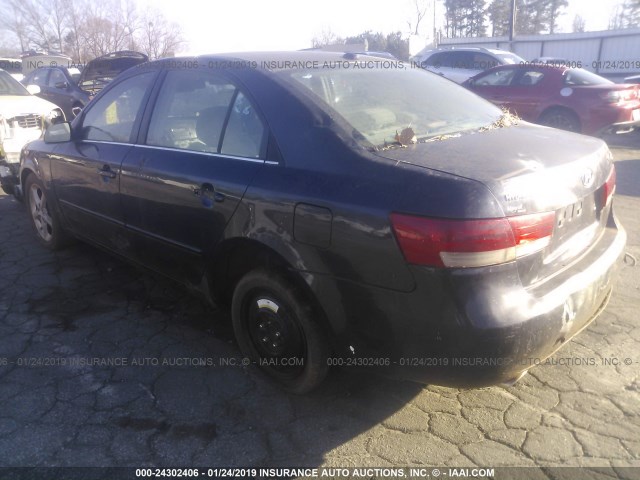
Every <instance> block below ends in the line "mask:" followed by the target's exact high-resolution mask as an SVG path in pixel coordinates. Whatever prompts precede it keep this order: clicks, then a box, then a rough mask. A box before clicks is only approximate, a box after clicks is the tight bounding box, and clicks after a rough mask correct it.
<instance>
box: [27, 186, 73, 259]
mask: <svg viewBox="0 0 640 480" xmlns="http://www.w3.org/2000/svg"><path fill="white" fill-rule="evenodd" d="M25 199H26V203H27V209H28V211H29V216H30V218H31V225H32V226H33V229H34V230H35V232H36V235H37V237H38V240H39V241H40V243H41V244H43V245H44V246H45V247H47V248H49V249H50V250H57V249H59V248H62V247H63V246H64V245H65V244H66V243H67V241H68V236H67V235H66V233H65V232H64V230H63V229H62V225H61V224H60V219H59V218H58V215H57V214H56V212H55V210H54V209H53V208H51V206H50V204H49V201H48V198H47V193H46V191H45V188H44V186H43V184H42V181H41V180H40V179H39V178H38V177H36V176H35V175H33V174H31V175H29V176H28V177H27V181H26V182H25Z"/></svg>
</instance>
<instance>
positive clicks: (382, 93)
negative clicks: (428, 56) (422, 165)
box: [279, 64, 502, 146]
mask: <svg viewBox="0 0 640 480" xmlns="http://www.w3.org/2000/svg"><path fill="white" fill-rule="evenodd" d="M403 65H404V64H403ZM279 75H280V76H284V77H285V78H290V79H293V80H294V85H296V84H297V85H298V86H299V85H302V86H304V87H305V89H306V90H307V91H309V92H311V93H312V94H313V95H312V97H315V100H316V101H318V103H321V104H325V105H328V106H329V107H330V108H331V109H333V110H335V111H336V112H338V113H339V114H340V115H341V116H342V117H343V118H344V119H345V120H346V121H347V122H348V123H349V124H350V125H351V126H352V127H353V128H354V129H355V130H356V131H357V132H359V133H360V134H361V135H362V136H363V137H364V138H365V139H366V140H368V141H369V142H370V143H371V144H373V145H376V146H379V145H383V144H385V143H394V142H395V137H396V134H397V133H399V132H402V131H403V130H404V129H406V128H411V129H412V130H413V131H414V132H415V135H416V137H417V139H418V140H422V139H428V138H431V137H436V136H440V135H451V134H455V133H458V132H463V131H468V130H475V129H478V128H481V127H485V126H488V125H491V124H493V123H494V122H496V121H498V120H499V119H500V118H501V117H502V111H501V110H500V109H499V108H497V107H495V106H494V105H492V104H491V103H489V102H487V101H485V100H483V99H482V98H480V97H478V96H477V95H475V94H474V93H471V92H470V91H468V90H466V89H465V88H463V87H461V86H459V85H458V84H456V83H454V82H451V81H449V80H447V79H444V78H442V77H440V76H439V75H436V74H433V73H430V72H427V71H425V70H422V69H411V68H409V67H408V66H406V65H405V66H404V67H403V68H387V69H383V68H353V65H352V67H351V68H348V69H347V68H344V69H330V68H319V69H313V70H294V71H292V70H285V71H281V72H279Z"/></svg>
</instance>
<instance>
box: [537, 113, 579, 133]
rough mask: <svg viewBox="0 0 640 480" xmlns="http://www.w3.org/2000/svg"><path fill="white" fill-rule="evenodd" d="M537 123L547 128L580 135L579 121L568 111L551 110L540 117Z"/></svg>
mask: <svg viewBox="0 0 640 480" xmlns="http://www.w3.org/2000/svg"><path fill="white" fill-rule="evenodd" d="M539 123H541V124H542V125H546V126H547V127H553V128H559V129H560V130H567V131H569V132H576V133H580V130H581V128H580V120H579V119H578V117H577V116H576V114H575V113H573V112H572V111H570V110H567V109H565V108H552V109H551V110H547V111H546V112H544V113H543V114H542V115H541V116H540V120H539Z"/></svg>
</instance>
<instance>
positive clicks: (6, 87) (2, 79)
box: [0, 71, 31, 96]
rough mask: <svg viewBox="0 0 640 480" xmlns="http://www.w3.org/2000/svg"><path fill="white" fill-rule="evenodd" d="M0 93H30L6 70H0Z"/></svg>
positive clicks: (25, 94)
mask: <svg viewBox="0 0 640 480" xmlns="http://www.w3.org/2000/svg"><path fill="white" fill-rule="evenodd" d="M0 95H24V96H27V95H31V94H30V93H29V92H28V91H27V89H26V88H24V87H23V86H22V85H21V84H20V82H18V81H17V80H16V79H14V78H13V77H12V76H11V75H9V74H8V73H7V72H4V71H0Z"/></svg>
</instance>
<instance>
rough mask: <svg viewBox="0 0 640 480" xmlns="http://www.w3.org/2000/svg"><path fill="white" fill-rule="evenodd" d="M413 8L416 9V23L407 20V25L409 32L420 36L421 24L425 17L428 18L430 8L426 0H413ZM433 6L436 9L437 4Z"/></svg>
mask: <svg viewBox="0 0 640 480" xmlns="http://www.w3.org/2000/svg"><path fill="white" fill-rule="evenodd" d="M413 6H414V7H415V13H414V15H415V17H414V18H415V22H412V21H410V20H407V24H408V25H409V31H410V32H411V33H412V34H413V35H419V34H420V33H419V30H420V22H422V20H423V19H424V17H426V16H427V11H428V10H429V7H428V6H427V2H426V0H413ZM433 6H434V8H435V2H434V5H433Z"/></svg>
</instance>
